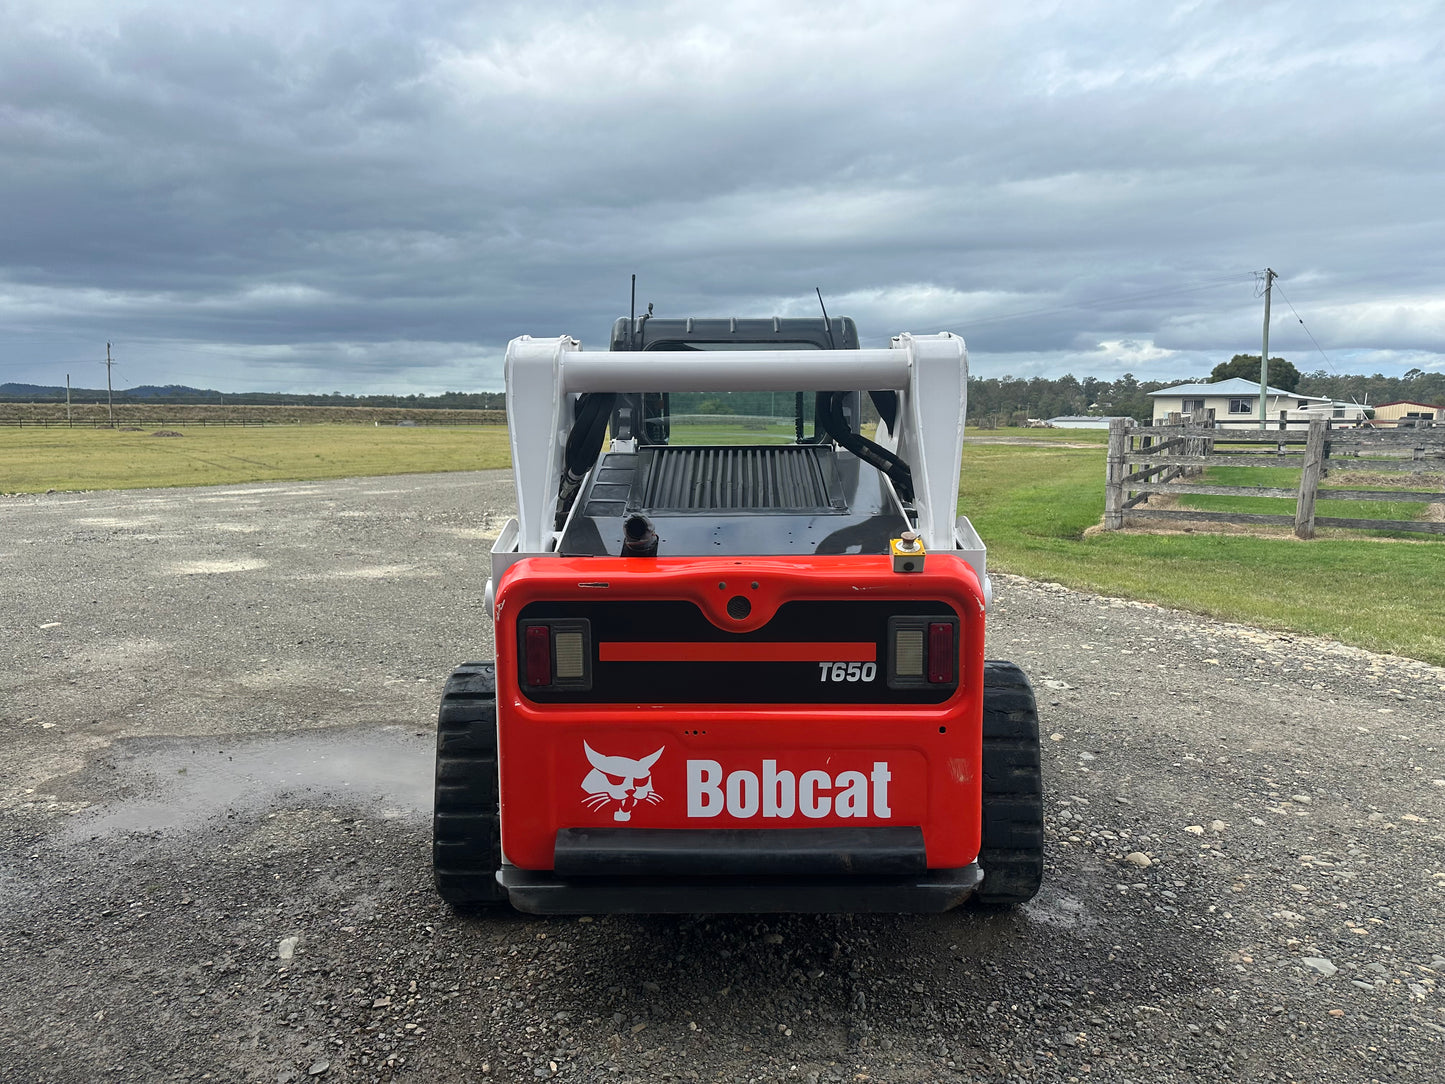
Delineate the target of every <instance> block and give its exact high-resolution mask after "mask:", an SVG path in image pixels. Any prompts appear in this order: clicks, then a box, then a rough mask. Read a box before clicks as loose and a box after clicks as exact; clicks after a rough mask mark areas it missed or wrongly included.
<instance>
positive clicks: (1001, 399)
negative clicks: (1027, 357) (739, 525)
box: [968, 354, 1445, 426]
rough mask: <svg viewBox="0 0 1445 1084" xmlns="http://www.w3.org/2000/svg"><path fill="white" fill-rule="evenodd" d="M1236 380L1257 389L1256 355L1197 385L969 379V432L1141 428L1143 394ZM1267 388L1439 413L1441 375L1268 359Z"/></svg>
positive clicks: (1444, 393) (1444, 388) (1147, 407)
mask: <svg viewBox="0 0 1445 1084" xmlns="http://www.w3.org/2000/svg"><path fill="white" fill-rule="evenodd" d="M1231 377H1241V378H1243V379H1245V380H1248V381H1250V382H1251V383H1254V384H1258V382H1259V355H1258V354H1252V355H1251V354H1236V355H1235V356H1234V357H1233V358H1231V359H1230V360H1229V361H1227V362H1221V363H1220V364H1219V365H1216V366H1215V367H1214V369H1213V371H1211V372H1210V374H1209V375H1208V376H1201V377H1196V378H1184V379H1174V380H1167V381H1160V380H1142V381H1141V380H1139V379H1138V378H1136V377H1135V376H1134V374H1132V373H1125V374H1124V375H1123V376H1121V377H1119V378H1118V379H1117V380H1096V379H1095V378H1094V377H1087V376H1086V377H1084V379H1082V380H1079V379H1077V378H1076V377H1074V376H1073V375H1072V374H1066V375H1064V376H1061V377H1057V378H1055V379H1049V378H1046V377H1037V376H1036V377H1030V378H1028V379H1024V378H1022V377H1015V376H1002V377H970V378H969V381H968V421H969V424H970V425H980V426H1002V425H1023V424H1024V423H1025V421H1027V420H1028V419H1029V418H1038V419H1041V420H1046V419H1048V418H1057V417H1060V416H1066V415H1079V414H1083V415H1089V414H1093V415H1108V416H1113V417H1123V418H1133V419H1135V420H1136V421H1147V420H1148V419H1150V418H1151V417H1153V413H1154V405H1153V401H1152V400H1151V399H1150V398H1149V393H1150V392H1152V391H1159V390H1161V389H1163V388H1172V387H1174V386H1176V385H1178V384H1192V383H1213V382H1215V381H1219V380H1227V379H1229V378H1231ZM1269 385H1270V387H1272V388H1279V389H1280V390H1281V391H1291V392H1298V393H1299V394H1301V395H1315V396H1323V397H1325V398H1329V399H1339V400H1341V401H1343V402H1347V403H1348V402H1357V403H1364V404H1367V405H1370V406H1374V405H1377V404H1379V403H1388V402H1392V401H1396V400H1401V399H1407V400H1412V401H1416V402H1422V403H1431V404H1434V405H1437V406H1440V405H1445V373H1427V372H1425V371H1423V370H1421V369H1411V370H1410V371H1408V372H1407V373H1405V375H1404V376H1384V375H1382V374H1381V373H1375V374H1374V375H1373V376H1364V375H1360V374H1347V375H1343V376H1341V375H1338V374H1335V373H1329V372H1326V371H1325V370H1323V369H1318V370H1314V371H1312V372H1305V373H1302V372H1300V371H1299V369H1298V368H1296V366H1294V365H1293V364H1292V363H1291V362H1289V361H1287V360H1286V359H1284V358H1276V357H1271V358H1270V359H1269Z"/></svg>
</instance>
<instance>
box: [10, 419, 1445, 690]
mask: <svg viewBox="0 0 1445 1084" xmlns="http://www.w3.org/2000/svg"><path fill="white" fill-rule="evenodd" d="M709 428H710V427H699V431H695V433H694V434H693V437H694V439H698V440H701V441H703V442H710V441H711V440H715V439H722V438H723V437H724V435H725V432H724V431H725V430H726V428H727V427H726V426H725V425H720V426H719V427H718V428H717V430H716V431H713V432H708V431H706V430H707V429H709ZM184 434H185V435H184V436H181V437H156V436H152V435H151V433H150V432H149V431H145V432H138V433H123V432H116V431H112V430H105V429H100V430H91V429H31V428H25V429H6V428H0V492H8V493H15V492H32V493H33V492H44V491H45V490H48V489H55V490H76V489H129V488H137V487H158V486H181V485H222V484H234V483H241V482H256V481H290V480H298V479H308V478H339V477H355V476H367V475H385V474H407V473H417V472H431V471H449V470H483V469H487V468H495V467H506V466H508V465H509V464H510V454H509V449H508V445H507V433H506V430H505V429H504V428H502V427H500V426H497V427H495V428H494V427H479V428H474V429H465V430H450V429H424V428H415V429H413V428H408V427H396V426H391V427H381V428H376V427H372V426H286V427H276V428H270V427H268V428H265V429H212V428H208V429H186V430H184ZM968 435H969V437H970V438H976V439H971V440H970V442H969V443H968V445H967V446H966V447H965V449H964V461H963V481H962V486H961V490H960V491H961V494H962V496H961V499H960V502H959V509H960V511H962V512H964V513H965V514H966V515H968V516H969V517H970V518H971V519H972V520H973V523H974V526H975V527H977V528H978V530H979V533H980V534H981V535H982V536H983V538H984V541H985V542H986V543H987V544H988V547H989V563H990V567H991V568H994V569H997V570H1000V571H1005V572H1013V573H1017V574H1019V575H1022V576H1028V577H1031V578H1035V579H1045V580H1053V581H1056V582H1058V583H1063V584H1066V585H1068V586H1071V587H1078V588H1083V589H1085V590H1090V591H1097V592H1099V593H1101V594H1106V595H1116V596H1122V597H1126V598H1136V599H1144V600H1147V601H1151V602H1157V603H1160V604H1162V605H1166V606H1174V607H1178V608H1180V609H1185V610H1191V611H1194V612H1197V613H1204V614H1210V615H1212V616H1215V617H1221V618H1227V619H1230V620H1236V621H1243V622H1247V623H1250V624H1255V625H1261V626H1264V627H1266V628H1274V629H1280V630H1293V631H1297V632H1305V633H1313V634H1317V635H1321V636H1329V637H1333V638H1335V639H1338V640H1342V641H1344V642H1346V643H1351V644H1357V645H1359V646H1361V647H1367V648H1371V649H1373V650H1376V651H1393V652H1396V653H1398V654H1401V655H1407V656H1410V657H1413V658H1417V659H1424V660H1426V661H1428V662H1433V663H1436V664H1439V665H1445V624H1442V623H1441V622H1440V620H1439V617H1438V615H1439V614H1440V613H1441V612H1442V611H1445V576H1442V575H1441V574H1440V570H1441V569H1442V567H1445V540H1441V539H1439V538H1435V537H1429V536H1412V537H1410V538H1408V539H1406V538H1402V539H1387V538H1378V537H1368V536H1364V535H1362V534H1361V533H1359V532H1328V531H1327V532H1323V533H1322V536H1321V537H1320V538H1317V539H1316V540H1314V541H1312V542H1299V541H1297V540H1295V539H1294V538H1292V537H1288V536H1287V535H1286V536H1283V537H1258V536H1255V535H1246V534H1235V535H1221V534H1205V533H1194V534H1182V533H1181V534H1152V535H1151V534H1130V533H1120V532H1108V533H1103V532H1099V533H1088V534H1086V531H1088V528H1090V527H1093V526H1096V525H1097V524H1098V523H1099V521H1100V519H1101V517H1102V514H1103V506H1104V484H1103V483H1104V444H1103V441H1102V439H1100V438H1101V437H1102V436H1103V434H1101V433H1099V432H1098V431H1090V430H1037V429H1034V430H986V431H974V430H970V431H969V434H968ZM991 440H1007V441H1009V443H985V442H986V441H991ZM1061 443H1062V444H1086V445H1089V446H1087V447H1067V446H1060V444H1061ZM1218 470H1219V471H1220V472H1221V475H1220V477H1219V479H1218V480H1220V481H1227V482H1230V483H1235V482H1242V483H1245V484H1255V485H1263V484H1286V485H1288V484H1293V482H1292V481H1285V480H1284V478H1283V476H1281V477H1280V478H1268V479H1267V478H1264V477H1261V475H1260V472H1258V471H1251V472H1247V477H1245V476H1244V475H1246V472H1245V471H1243V470H1240V469H1239V468H1218ZM1231 470H1237V471H1238V472H1239V474H1240V475H1241V477H1240V478H1238V479H1236V478H1233V477H1226V476H1225V475H1224V473H1223V472H1228V471H1231ZM1286 473H1292V472H1286ZM1350 484H1351V485H1355V484H1361V485H1364V484H1368V483H1366V482H1361V483H1356V482H1354V481H1351V482H1350ZM1189 500H1190V501H1209V500H1215V501H1217V500H1235V499H1234V498H1207V497H1199V498H1189ZM1251 500H1253V499H1251ZM1270 503H1274V502H1270ZM1280 503H1281V504H1282V505H1284V506H1288V505H1289V502H1280ZM1340 503H1343V502H1340ZM1236 507H1237V506H1236ZM1351 507H1354V508H1356V509H1358V506H1357V505H1356V506H1351ZM1418 508H1419V506H1418V505H1407V504H1404V503H1401V504H1399V505H1394V504H1384V505H1380V506H1376V507H1375V508H1373V509H1372V510H1371V511H1372V513H1373V514H1375V515H1379V516H1384V515H1390V516H1395V515H1396V514H1399V516H1400V518H1405V516H1406V514H1408V513H1409V512H1410V511H1411V510H1412V509H1418ZM1322 514H1323V506H1322ZM1355 514H1359V513H1358V511H1356V512H1355Z"/></svg>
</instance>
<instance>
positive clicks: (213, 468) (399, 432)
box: [0, 425, 512, 493]
mask: <svg viewBox="0 0 1445 1084" xmlns="http://www.w3.org/2000/svg"><path fill="white" fill-rule="evenodd" d="M177 432H181V433H182V435H181V436H178V437H157V436H152V431H150V430H143V431H141V432H137V433H126V432H120V431H117V430H113V429H36V428H30V427H27V428H24V429H11V428H4V429H0V493H37V492H39V493H43V492H44V491H46V490H48V489H56V490H73V489H138V488H151V487H161V486H212V485H228V484H233V483H237V482H279V481H295V480H298V479H306V478H349V477H355V476H364V475H381V474H417V473H425V472H430V471H449V470H485V469H487V468H489V467H506V466H510V465H511V461H512V460H511V452H510V449H509V448H508V445H507V430H506V429H505V428H504V427H503V426H479V427H476V428H471V429H424V428H415V429H413V428H410V427H406V426H381V427H374V426H342V425H298V426H277V427H274V428H272V427H267V428H265V429H242V428H231V429H218V428H205V429H201V428H188V429H185V430H177Z"/></svg>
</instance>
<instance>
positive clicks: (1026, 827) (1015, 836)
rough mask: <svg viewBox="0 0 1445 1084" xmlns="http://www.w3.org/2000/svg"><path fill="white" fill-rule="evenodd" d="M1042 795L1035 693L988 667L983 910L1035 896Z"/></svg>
mask: <svg viewBox="0 0 1445 1084" xmlns="http://www.w3.org/2000/svg"><path fill="white" fill-rule="evenodd" d="M1043 794H1044V784H1043V771H1042V768H1041V765H1040V761H1039V715H1038V708H1037V706H1036V705H1035V703H1034V690H1033V687H1032V686H1031V685H1030V684H1029V679H1028V677H1027V676H1026V675H1025V674H1024V672H1023V671H1022V670H1020V669H1019V668H1018V667H1017V666H1015V665H1014V664H1013V663H1011V662H999V661H986V662H985V663H984V664H983V846H982V849H981V850H980V851H979V855H978V862H979V865H980V866H982V867H983V887H981V888H980V889H979V890H978V892H977V894H976V899H977V900H978V901H979V902H980V903H983V904H992V905H1007V904H1015V903H1023V902H1024V901H1025V900H1029V899H1032V898H1033V897H1034V895H1035V894H1036V893H1037V892H1038V890H1039V886H1040V885H1041V884H1042V883H1043V877H1044V799H1043Z"/></svg>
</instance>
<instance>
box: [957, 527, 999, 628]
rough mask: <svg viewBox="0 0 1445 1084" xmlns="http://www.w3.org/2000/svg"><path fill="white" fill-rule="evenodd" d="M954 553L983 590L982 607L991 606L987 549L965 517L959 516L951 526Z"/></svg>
mask: <svg viewBox="0 0 1445 1084" xmlns="http://www.w3.org/2000/svg"><path fill="white" fill-rule="evenodd" d="M953 539H954V552H955V553H956V554H958V555H959V556H960V557H962V558H963V559H964V560H965V561H967V562H968V564H969V567H970V568H972V569H973V572H974V575H976V576H977V577H978V582H979V586H981V587H982V588H983V606H984V609H988V608H989V607H990V606H992V605H993V581H992V580H990V579H989V578H988V549H987V547H986V546H984V544H983V539H982V538H979V537H978V532H977V531H975V530H974V529H973V524H972V523H970V522H969V521H968V517H967V516H959V517H958V519H957V520H956V521H955V522H954V525H953Z"/></svg>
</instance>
